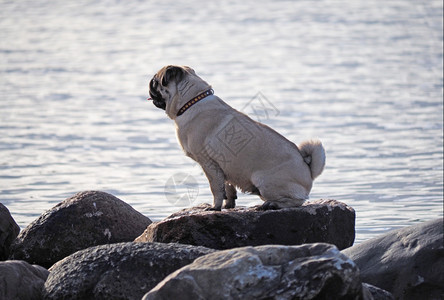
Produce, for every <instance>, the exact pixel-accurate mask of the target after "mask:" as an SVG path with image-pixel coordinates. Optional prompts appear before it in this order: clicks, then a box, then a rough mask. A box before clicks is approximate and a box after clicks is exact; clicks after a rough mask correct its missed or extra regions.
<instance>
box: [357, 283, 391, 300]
mask: <svg viewBox="0 0 444 300" xmlns="http://www.w3.org/2000/svg"><path fill="white" fill-rule="evenodd" d="M362 288H363V292H364V293H367V292H368V293H369V295H368V294H367V295H366V296H367V298H366V299H373V300H394V299H395V297H393V295H392V294H391V293H389V292H387V291H385V290H383V289H380V288H378V287H376V286H374V285H371V284H368V283H363V284H362Z"/></svg>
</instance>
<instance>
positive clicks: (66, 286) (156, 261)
mask: <svg viewBox="0 0 444 300" xmlns="http://www.w3.org/2000/svg"><path fill="white" fill-rule="evenodd" d="M212 252H214V250H212V249H208V248H204V247H195V246H190V245H180V244H161V243H134V242H129V243H118V244H111V245H101V246H96V247H91V248H88V249H85V250H82V251H78V252H76V253H74V254H72V255H70V256H68V257H66V258H65V259H63V260H62V261H60V262H58V263H57V264H55V265H54V266H53V267H52V268H51V269H50V271H51V274H50V275H49V277H48V280H47V281H46V283H45V289H44V295H45V299H79V300H80V299H82V300H84V299H131V300H132V299H137V300H139V299H141V298H142V297H143V295H144V294H145V293H146V292H148V291H149V290H150V289H152V288H153V287H154V286H155V285H156V284H157V283H159V282H160V281H161V280H162V279H163V278H165V277H166V276H167V275H168V274H170V273H172V272H174V271H175V270H177V269H179V268H181V267H183V266H185V265H187V264H189V263H192V262H193V261H194V260H195V259H196V258H197V257H199V256H202V255H205V254H209V253H212Z"/></svg>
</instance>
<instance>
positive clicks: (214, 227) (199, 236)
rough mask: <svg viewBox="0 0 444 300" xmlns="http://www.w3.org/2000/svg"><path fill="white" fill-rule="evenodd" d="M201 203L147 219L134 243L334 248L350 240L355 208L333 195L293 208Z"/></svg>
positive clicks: (349, 242)
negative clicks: (211, 208) (222, 206)
mask: <svg viewBox="0 0 444 300" xmlns="http://www.w3.org/2000/svg"><path fill="white" fill-rule="evenodd" d="M208 207H209V205H208V204H204V205H201V206H198V207H194V208H190V209H185V210H182V211H180V212H178V213H175V214H173V215H171V216H170V217H168V218H167V219H165V220H162V221H160V222H155V223H152V224H151V225H150V226H148V228H147V229H146V230H145V232H144V233H143V234H142V235H141V236H139V237H138V238H137V239H136V241H137V242H162V243H182V244H189V245H196V246H204V247H208V248H213V249H220V250H222V249H230V248H235V247H244V246H258V245H270V244H279V245H300V244H305V243H315V242H324V243H330V244H334V245H336V246H337V247H338V248H339V249H344V248H347V247H350V246H351V245H352V244H353V241H354V239H355V211H354V210H353V208H351V207H349V206H347V205H346V204H344V203H341V202H338V201H335V200H318V201H313V202H308V203H305V204H304V205H303V206H301V207H297V208H285V209H279V210H268V211H258V210H257V209H256V208H235V209H230V210H223V211H206V210H205V209H207V208H208Z"/></svg>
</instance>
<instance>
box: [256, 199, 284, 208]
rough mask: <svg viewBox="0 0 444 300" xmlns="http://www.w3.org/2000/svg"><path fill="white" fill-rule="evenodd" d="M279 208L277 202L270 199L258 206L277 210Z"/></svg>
mask: <svg viewBox="0 0 444 300" xmlns="http://www.w3.org/2000/svg"><path fill="white" fill-rule="evenodd" d="M277 209H279V206H278V205H277V204H276V203H274V202H270V201H265V203H264V204H262V205H261V206H259V207H258V210H277Z"/></svg>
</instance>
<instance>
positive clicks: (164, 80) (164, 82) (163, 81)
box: [162, 77, 168, 86]
mask: <svg viewBox="0 0 444 300" xmlns="http://www.w3.org/2000/svg"><path fill="white" fill-rule="evenodd" d="M167 85H168V82H167V81H166V79H165V77H163V78H162V86H167Z"/></svg>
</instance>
